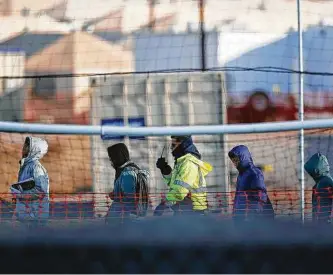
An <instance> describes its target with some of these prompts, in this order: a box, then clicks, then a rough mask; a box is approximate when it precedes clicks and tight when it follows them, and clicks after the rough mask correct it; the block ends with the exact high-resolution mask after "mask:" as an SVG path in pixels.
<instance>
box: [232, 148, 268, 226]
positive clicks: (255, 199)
mask: <svg viewBox="0 0 333 275" xmlns="http://www.w3.org/2000/svg"><path fill="white" fill-rule="evenodd" d="M229 158H230V159H231V161H232V162H233V164H234V165H235V166H236V168H237V170H238V172H239V175H238V177H237V186H236V194H235V199H234V205H233V218H234V219H235V220H236V221H250V220H257V218H274V210H273V207H272V204H271V202H270V200H269V197H268V194H267V190H266V186H265V182H264V175H263V173H262V171H261V170H260V169H259V168H258V167H256V166H255V165H254V163H253V159H252V156H251V153H250V151H249V149H248V148H247V147H246V146H245V145H238V146H236V147H234V148H233V149H232V150H231V151H230V152H229Z"/></svg>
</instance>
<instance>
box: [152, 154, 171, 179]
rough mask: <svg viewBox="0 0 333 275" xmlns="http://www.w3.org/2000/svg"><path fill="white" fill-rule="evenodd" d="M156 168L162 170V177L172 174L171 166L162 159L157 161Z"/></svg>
mask: <svg viewBox="0 0 333 275" xmlns="http://www.w3.org/2000/svg"><path fill="white" fill-rule="evenodd" d="M156 167H157V168H158V169H160V170H161V173H162V175H170V174H171V172H172V169H171V167H170V165H169V164H168V163H167V162H166V160H165V158H162V157H161V158H159V159H158V160H157V162H156Z"/></svg>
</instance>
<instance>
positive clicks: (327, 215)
mask: <svg viewBox="0 0 333 275" xmlns="http://www.w3.org/2000/svg"><path fill="white" fill-rule="evenodd" d="M304 169H305V170H306V171H307V172H308V174H309V175H310V176H311V177H312V178H313V180H314V181H315V185H314V186H313V187H312V190H313V192H312V220H313V222H315V223H330V220H331V211H332V203H333V200H332V194H333V193H332V189H333V179H332V177H331V175H330V166H329V163H328V160H327V158H326V157H325V156H324V155H322V154H320V153H316V154H314V155H313V156H312V157H311V158H310V159H309V160H308V161H307V162H306V163H305V165H304Z"/></svg>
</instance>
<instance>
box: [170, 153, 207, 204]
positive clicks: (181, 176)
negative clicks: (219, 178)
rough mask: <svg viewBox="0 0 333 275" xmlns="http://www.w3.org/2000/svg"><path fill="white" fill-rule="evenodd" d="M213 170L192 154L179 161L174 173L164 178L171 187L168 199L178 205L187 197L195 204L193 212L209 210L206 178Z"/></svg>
mask: <svg viewBox="0 0 333 275" xmlns="http://www.w3.org/2000/svg"><path fill="white" fill-rule="evenodd" d="M212 170H213V167H212V166H211V165H210V164H209V163H207V162H204V161H202V160H199V159H197V158H196V157H195V156H193V155H191V154H186V155H185V156H182V157H180V158H179V159H177V161H176V164H175V167H174V169H173V170H172V173H171V174H170V175H168V176H164V180H165V182H166V183H167V184H168V186H169V192H168V194H167V195H166V199H167V201H169V202H172V203H176V202H180V201H182V200H183V199H184V198H185V197H186V196H187V195H190V198H191V200H192V203H193V210H205V209H207V189H206V180H205V176H206V175H207V174H208V173H209V172H211V171H212Z"/></svg>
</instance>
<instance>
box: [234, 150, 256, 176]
mask: <svg viewBox="0 0 333 275" xmlns="http://www.w3.org/2000/svg"><path fill="white" fill-rule="evenodd" d="M232 156H236V157H238V159H239V164H238V166H237V169H238V170H239V171H240V170H244V169H246V168H247V167H249V166H250V165H251V164H253V159H252V156H251V153H250V151H249V149H248V148H247V147H246V146H245V145H238V146H236V147H234V148H232V149H231V151H230V152H229V157H230V158H231V157H232Z"/></svg>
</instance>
